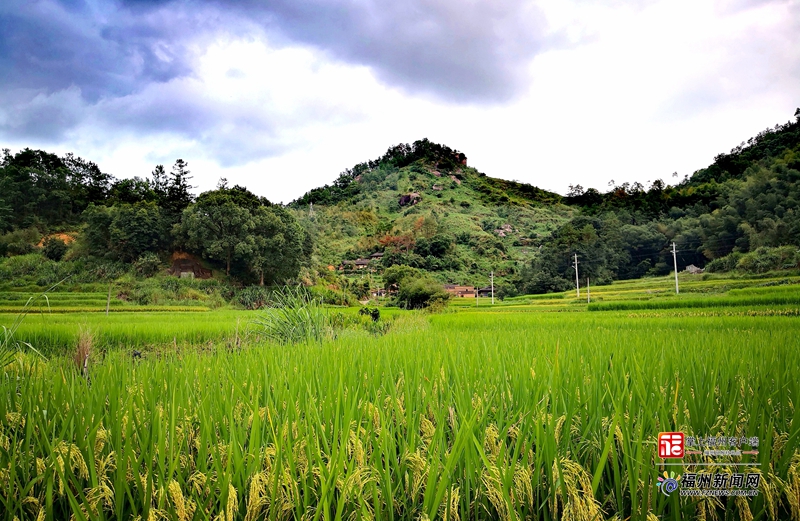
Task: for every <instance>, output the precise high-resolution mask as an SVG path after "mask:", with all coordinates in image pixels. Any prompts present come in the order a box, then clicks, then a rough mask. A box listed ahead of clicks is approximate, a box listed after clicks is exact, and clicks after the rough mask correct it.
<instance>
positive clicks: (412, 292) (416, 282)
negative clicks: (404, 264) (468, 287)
mask: <svg viewBox="0 0 800 521" xmlns="http://www.w3.org/2000/svg"><path fill="white" fill-rule="evenodd" d="M448 300H450V294H449V293H447V292H446V291H445V290H444V289H443V288H442V285H441V284H439V283H438V282H436V281H435V280H433V279H431V278H428V277H423V278H414V279H411V278H408V279H404V280H403V281H401V283H400V289H399V291H398V292H397V303H398V305H399V306H400V307H401V308H404V309H422V308H427V307H431V306H433V307H439V308H440V307H444V305H446V304H447V301H448Z"/></svg>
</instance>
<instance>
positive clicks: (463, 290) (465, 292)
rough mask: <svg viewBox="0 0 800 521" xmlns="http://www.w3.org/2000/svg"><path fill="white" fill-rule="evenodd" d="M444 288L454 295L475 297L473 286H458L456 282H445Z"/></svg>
mask: <svg viewBox="0 0 800 521" xmlns="http://www.w3.org/2000/svg"><path fill="white" fill-rule="evenodd" d="M444 290H445V291H446V292H448V293H450V295H452V296H454V297H461V298H469V297H471V298H475V286H459V285H458V284H445V285H444Z"/></svg>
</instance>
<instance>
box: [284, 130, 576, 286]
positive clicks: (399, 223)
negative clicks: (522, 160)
mask: <svg viewBox="0 0 800 521" xmlns="http://www.w3.org/2000/svg"><path fill="white" fill-rule="evenodd" d="M562 199H563V198H562V197H561V196H560V195H558V194H555V193H552V192H548V191H545V190H542V189H540V188H537V187H535V186H531V185H529V184H525V183H519V182H515V181H506V180H502V179H495V178H492V177H488V176H487V175H485V174H483V173H481V172H479V171H477V170H476V169H474V168H472V167H470V166H468V165H467V157H466V156H465V155H464V154H463V153H461V152H458V151H456V150H453V149H451V148H449V147H447V146H444V145H439V144H435V143H432V142H430V141H428V140H427V139H424V140H420V141H416V142H414V143H413V144H411V145H398V146H395V147H392V148H390V149H389V150H388V151H387V152H386V154H385V155H384V156H382V157H381V158H379V159H376V160H373V161H368V162H365V163H361V164H358V165H356V166H355V167H353V168H352V169H348V170H346V171H345V172H343V173H342V174H341V175H340V176H339V178H338V179H336V181H334V182H333V184H332V185H326V186H324V187H321V188H316V189H314V190H311V191H310V192H308V193H306V194H305V195H304V196H302V197H300V198H299V199H297V200H296V201H293V202H292V203H291V204H290V207H291V208H292V209H293V210H294V212H295V217H296V218H297V219H298V221H300V223H301V224H302V225H303V226H304V227H305V228H306V229H307V230H310V231H311V232H312V234H313V235H314V236H315V241H316V244H317V249H316V259H315V260H316V261H317V262H319V263H321V264H323V265H330V266H335V267H338V266H339V265H340V264H341V263H342V262H343V261H345V260H354V259H357V258H363V257H368V256H369V255H370V254H373V253H376V252H383V253H384V256H383V259H382V266H387V267H388V266H389V265H392V264H407V265H410V266H413V267H417V268H422V269H425V270H427V271H429V272H431V273H432V274H433V275H434V276H435V277H436V278H438V279H439V280H440V281H441V282H452V283H462V284H479V285H485V284H487V283H488V278H489V274H490V272H492V271H494V273H495V276H497V277H499V280H500V281H501V284H502V281H503V280H505V279H507V278H509V277H512V276H513V275H514V274H515V273H516V271H517V267H518V266H519V265H520V264H521V263H525V262H526V261H529V260H530V259H532V258H533V256H534V254H535V252H536V251H537V249H538V248H539V246H541V244H542V243H543V242H544V241H545V240H546V239H547V237H548V236H549V235H550V234H551V233H552V232H553V230H555V229H557V228H558V227H559V226H560V225H562V224H563V223H565V222H567V221H568V220H569V219H570V218H571V217H572V214H573V213H574V212H573V210H571V209H570V208H569V207H567V206H565V205H564V204H562V203H561V201H562Z"/></svg>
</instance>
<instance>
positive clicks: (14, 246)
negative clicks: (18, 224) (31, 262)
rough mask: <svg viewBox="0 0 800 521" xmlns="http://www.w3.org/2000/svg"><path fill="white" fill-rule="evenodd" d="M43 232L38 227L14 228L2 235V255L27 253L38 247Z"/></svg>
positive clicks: (0, 238) (0, 239) (0, 248)
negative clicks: (36, 245)
mask: <svg viewBox="0 0 800 521" xmlns="http://www.w3.org/2000/svg"><path fill="white" fill-rule="evenodd" d="M41 237H42V236H41V234H40V233H39V230H38V229H36V227H34V226H31V227H30V228H25V229H22V230H14V231H13V232H8V233H6V234H4V235H2V236H0V255H27V254H29V253H33V252H34V250H35V249H36V248H35V247H34V245H35V244H36V243H38V242H39V239H40V238H41Z"/></svg>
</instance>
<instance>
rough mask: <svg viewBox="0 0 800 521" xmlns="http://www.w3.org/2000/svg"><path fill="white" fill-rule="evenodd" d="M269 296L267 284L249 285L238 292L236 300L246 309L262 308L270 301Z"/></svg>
mask: <svg viewBox="0 0 800 521" xmlns="http://www.w3.org/2000/svg"><path fill="white" fill-rule="evenodd" d="M269 296H270V295H269V290H268V289H267V288H266V287H265V286H247V287H246V288H242V289H240V290H239V291H237V292H236V296H235V297H234V302H235V303H236V304H239V305H240V306H242V307H243V308H245V309H261V308H263V307H264V306H266V305H267V303H268V302H269Z"/></svg>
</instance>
